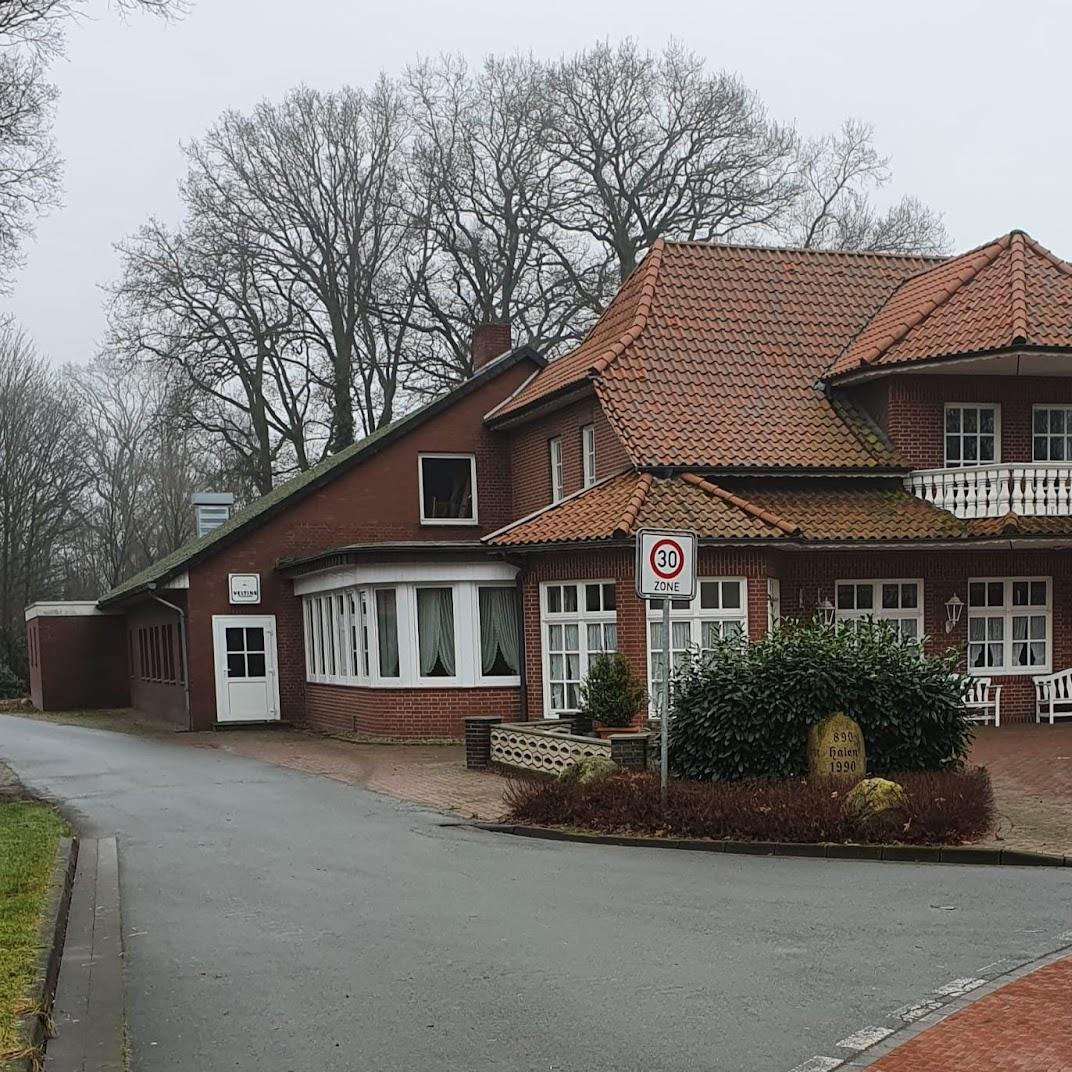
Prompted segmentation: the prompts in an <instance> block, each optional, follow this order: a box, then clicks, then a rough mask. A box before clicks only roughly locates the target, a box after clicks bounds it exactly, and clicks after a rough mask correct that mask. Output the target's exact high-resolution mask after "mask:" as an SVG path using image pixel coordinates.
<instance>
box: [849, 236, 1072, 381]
mask: <svg viewBox="0 0 1072 1072" xmlns="http://www.w3.org/2000/svg"><path fill="white" fill-rule="evenodd" d="M1024 345H1027V346H1032V345H1033V346H1040V347H1072V265H1069V264H1067V263H1065V262H1064V261H1062V260H1061V259H1060V258H1058V257H1056V256H1054V255H1053V254H1052V253H1051V252H1050V251H1049V250H1047V249H1044V248H1043V247H1042V246H1040V245H1039V244H1038V243H1037V242H1036V241H1035V240H1034V239H1033V238H1031V237H1030V236H1029V235H1026V234H1024V233H1023V232H1022V231H1012V232H1010V233H1009V234H1007V235H1003V236H1002V237H1001V238H998V239H995V240H994V241H993V242H989V243H987V244H986V245H984V246H980V247H979V248H978V249H973V250H970V251H969V252H968V253H964V254H962V255H961V256H959V257H954V258H952V259H951V260H948V261H945V262H944V263H942V264H939V265H937V266H935V267H932V268H929V269H928V270H926V271H923V272H921V273H919V274H918V275H915V276H913V277H912V278H910V279H907V280H905V281H904V282H903V283H902V284H901V285H900V286H899V287H898V288H897V290H896V291H895V292H894V293H893V294H892V295H891V296H890V297H889V299H888V300H887V301H886V302H885V303H884V304H883V306H882V308H881V309H879V310H878V311H877V312H876V313H875V315H874V316H873V317H871V319H870V320H869V321H868V322H867V323H866V324H865V325H864V327H863V328H862V329H861V331H860V332H859V334H858V335H857V336H856V337H855V338H854V339H852V341H851V342H849V343H848V345H847V346H845V348H844V349H843V350H842V352H841V353H840V354H839V355H838V357H837V359H836V360H835V361H834V362H833V364H832V365H831V368H830V372H829V377H830V378H832V379H834V378H837V377H839V376H845V375H849V374H851V373H854V372H860V371H861V370H866V369H871V368H876V367H883V366H886V365H898V364H903V363H906V362H914V361H922V360H927V359H929V358H940V357H948V356H952V355H959V354H974V353H982V352H986V351H1000V350H1006V349H1008V348H1010V347H1013V346H1024Z"/></svg>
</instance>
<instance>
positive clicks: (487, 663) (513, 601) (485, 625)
mask: <svg viewBox="0 0 1072 1072" xmlns="http://www.w3.org/2000/svg"><path fill="white" fill-rule="evenodd" d="M500 654H501V655H502V661H503V663H505V664H506V667H507V670H508V673H510V674H517V673H520V670H521V651H520V629H519V628H518V620H517V593H516V591H515V590H514V589H513V588H481V589H480V665H481V672H482V673H483V674H485V675H488V674H491V672H492V671H493V670H494V669H495V664H496V661H497V657H498V655H500Z"/></svg>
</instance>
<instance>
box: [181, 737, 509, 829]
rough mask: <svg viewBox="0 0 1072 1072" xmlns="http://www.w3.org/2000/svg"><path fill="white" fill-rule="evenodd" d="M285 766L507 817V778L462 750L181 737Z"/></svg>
mask: <svg viewBox="0 0 1072 1072" xmlns="http://www.w3.org/2000/svg"><path fill="white" fill-rule="evenodd" d="M176 740H181V741H183V742H184V743H188V744H192V745H195V746H199V747H202V748H219V749H222V750H223V751H225V752H230V753H232V754H234V755H239V756H248V757H249V758H251V759H259V760H262V761H264V762H265V763H274V764H275V765H276V766H279V767H290V768H291V769H292V770H300V771H305V772H306V773H307V774H322V775H325V776H326V777H328V778H334V779H335V780H336V781H339V782H345V783H346V784H347V785H359V786H361V787H363V788H365V789H372V790H374V791H376V792H378V793H387V794H388V795H389V796H393V797H398V798H399V799H400V800H410V801H413V802H414V803H417V804H427V805H428V806H429V807H432V808H438V809H441V810H443V811H451V812H455V813H457V814H458V815H463V816H465V817H466V818H476V819H486V820H495V819H499V818H501V817H502V814H503V800H502V794H503V790H504V789H505V787H506V779H505V778H503V777H502V776H500V775H498V774H496V773H494V772H493V771H471V770H468V769H467V768H466V766H465V750H464V748H463V747H462V746H461V745H419V744H418V745H413V744H355V743H353V742H351V741H337V740H334V739H333V738H330V737H317V736H314V735H313V734H309V733H301V732H299V731H297V730H285V729H279V730H232V731H227V730H222V731H217V732H214V733H191V734H184V735H183V736H182V737H177V738H176Z"/></svg>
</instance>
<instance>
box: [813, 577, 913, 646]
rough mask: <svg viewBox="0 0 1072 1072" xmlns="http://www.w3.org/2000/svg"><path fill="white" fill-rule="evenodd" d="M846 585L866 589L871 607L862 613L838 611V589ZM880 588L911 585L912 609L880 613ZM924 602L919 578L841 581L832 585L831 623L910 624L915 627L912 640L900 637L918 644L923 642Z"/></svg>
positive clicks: (906, 608) (898, 608)
mask: <svg viewBox="0 0 1072 1072" xmlns="http://www.w3.org/2000/svg"><path fill="white" fill-rule="evenodd" d="M850 584H851V585H855V586H861V585H868V586H870V588H871V607H870V608H865V610H864V611H863V613H861V611H860V610H859V608H856V607H854V608H851V609H848V610H842V609H841V607H840V606H839V604H840V600H839V599H838V594H839V589H840V588H841V586H842V585H850ZM884 584H895V585H897V586H898V587H900V585H903V584H914V585H915V586H916V606H915V607H897V608H889V609H884V608H883V606H882V586H883V585H884ZM925 600H926V595H925V592H924V588H923V579H922V578H921V577H882V578H879V579H875V580H873V579H871V578H870V577H863V578H855V577H845V578H842V579H841V580H838V581H835V582H834V621H835V622H838V623H839V624H840V623H841V622H852V621H860V620H862V619H864V618H871V619H873V620H874V621H876V622H901V621H914V622H915V623H916V635H915V636H914V637H905V636H904V634H903V633H902V634H901V637H902V639H904V640H915V641H920V640H922V639H923V621H924V616H923V605H924V602H925ZM854 602H855V597H854ZM910 611H914V613H909V612H910ZM898 631H900V630H898Z"/></svg>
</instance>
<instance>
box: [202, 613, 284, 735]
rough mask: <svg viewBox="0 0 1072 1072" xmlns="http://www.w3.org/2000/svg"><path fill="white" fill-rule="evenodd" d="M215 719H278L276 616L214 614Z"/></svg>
mask: <svg viewBox="0 0 1072 1072" xmlns="http://www.w3.org/2000/svg"><path fill="white" fill-rule="evenodd" d="M212 640H213V650H214V652H215V661H216V721H217V722H267V721H274V720H275V719H278V718H279V680H278V677H277V674H276V654H275V615H265V616H263V617H254V616H253V615H249V614H241V615H234V616H223V615H214V616H213V618H212Z"/></svg>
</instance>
